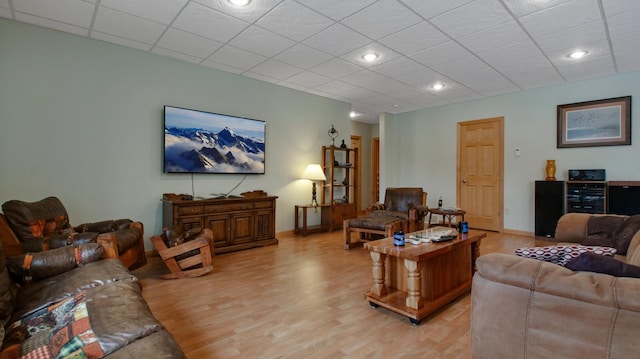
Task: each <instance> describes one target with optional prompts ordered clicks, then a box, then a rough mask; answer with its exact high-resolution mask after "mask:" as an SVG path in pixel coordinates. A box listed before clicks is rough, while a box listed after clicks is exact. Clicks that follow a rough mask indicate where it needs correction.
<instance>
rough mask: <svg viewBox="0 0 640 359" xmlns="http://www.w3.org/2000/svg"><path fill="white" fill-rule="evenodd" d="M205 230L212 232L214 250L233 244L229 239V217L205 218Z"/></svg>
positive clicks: (224, 215)
mask: <svg viewBox="0 0 640 359" xmlns="http://www.w3.org/2000/svg"><path fill="white" fill-rule="evenodd" d="M206 222H207V228H209V229H210V230H211V231H212V232H213V242H214V243H215V248H216V249H219V248H223V247H228V246H230V245H232V244H233V241H232V238H231V231H230V229H231V221H230V217H229V215H226V214H223V215H218V216H207V218H206Z"/></svg>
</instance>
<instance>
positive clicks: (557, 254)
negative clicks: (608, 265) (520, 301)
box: [515, 244, 616, 266]
mask: <svg viewBox="0 0 640 359" xmlns="http://www.w3.org/2000/svg"><path fill="white" fill-rule="evenodd" d="M585 252H593V253H596V254H600V255H605V256H613V255H614V254H615V253H616V249H615V248H610V247H600V246H583V245H579V244H576V245H570V246H546V247H530V248H517V249H516V250H515V253H516V255H517V256H520V257H526V258H532V259H537V260H541V261H545V262H551V263H555V264H558V265H561V266H564V265H566V264H567V263H568V262H569V261H570V260H572V259H573V258H576V257H578V256H579V255H580V254H581V253H585Z"/></svg>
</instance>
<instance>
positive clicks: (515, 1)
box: [503, 0, 573, 17]
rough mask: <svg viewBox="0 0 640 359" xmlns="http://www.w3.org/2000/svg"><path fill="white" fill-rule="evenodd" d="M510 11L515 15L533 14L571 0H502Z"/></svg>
mask: <svg viewBox="0 0 640 359" xmlns="http://www.w3.org/2000/svg"><path fill="white" fill-rule="evenodd" d="M503 1H504V3H505V5H507V7H508V8H509V10H511V12H512V13H513V14H514V15H515V16H517V17H521V16H525V15H529V14H533V13H534V12H538V11H541V10H544V9H548V8H550V7H554V6H558V5H560V4H563V3H567V2H570V1H573V0H545V1H523V0H503Z"/></svg>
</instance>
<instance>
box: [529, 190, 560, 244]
mask: <svg viewBox="0 0 640 359" xmlns="http://www.w3.org/2000/svg"><path fill="white" fill-rule="evenodd" d="M564 202H565V196H564V181H536V183H535V226H536V231H535V235H536V236H543V237H553V236H555V234H556V225H557V224H558V219H560V217H561V216H562V215H563V214H564Z"/></svg>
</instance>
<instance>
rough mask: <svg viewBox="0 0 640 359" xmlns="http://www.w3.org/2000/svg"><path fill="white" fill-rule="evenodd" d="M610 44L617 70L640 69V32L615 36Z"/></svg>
mask: <svg viewBox="0 0 640 359" xmlns="http://www.w3.org/2000/svg"><path fill="white" fill-rule="evenodd" d="M612 44H613V52H614V54H615V59H616V65H617V66H618V71H619V72H620V71H635V70H640V52H639V51H637V50H638V49H640V34H632V35H623V36H616V38H614V39H612Z"/></svg>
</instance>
